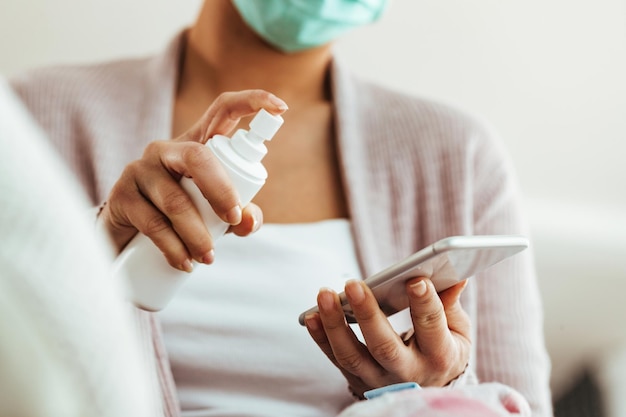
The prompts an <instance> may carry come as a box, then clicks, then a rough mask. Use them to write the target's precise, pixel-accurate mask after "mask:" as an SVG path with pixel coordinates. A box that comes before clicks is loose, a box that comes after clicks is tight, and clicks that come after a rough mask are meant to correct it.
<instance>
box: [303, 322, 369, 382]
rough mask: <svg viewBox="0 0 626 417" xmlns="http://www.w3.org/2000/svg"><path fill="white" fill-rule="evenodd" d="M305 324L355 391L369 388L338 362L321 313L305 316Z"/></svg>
mask: <svg viewBox="0 0 626 417" xmlns="http://www.w3.org/2000/svg"><path fill="white" fill-rule="evenodd" d="M304 324H305V326H306V328H307V330H308V331H309V334H310V335H311V337H312V338H313V340H314V341H315V343H316V344H317V345H318V346H319V348H320V349H321V350H322V352H323V353H324V354H325V355H326V357H328V359H329V360H330V361H331V362H332V363H333V364H334V365H335V366H336V367H337V368H338V369H339V370H340V371H341V373H342V374H343V375H344V377H345V378H346V380H347V381H348V383H349V384H350V386H351V387H352V389H353V390H354V392H355V393H357V394H362V393H363V391H365V390H367V388H366V386H365V385H364V384H363V382H362V381H361V379H360V378H358V377H357V376H355V375H352V374H350V373H349V372H347V371H346V370H345V369H343V368H342V367H341V365H339V363H338V362H337V359H336V358H335V354H334V353H333V349H332V346H331V345H330V342H329V340H328V337H326V332H325V331H324V327H323V324H322V319H321V318H320V315H319V313H313V314H309V315H307V316H306V317H305V318H304Z"/></svg>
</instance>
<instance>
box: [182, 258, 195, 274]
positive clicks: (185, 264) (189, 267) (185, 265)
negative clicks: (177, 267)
mask: <svg viewBox="0 0 626 417" xmlns="http://www.w3.org/2000/svg"><path fill="white" fill-rule="evenodd" d="M181 269H182V270H183V271H185V272H191V271H193V264H192V263H191V261H190V260H189V259H185V261H184V262H183V264H182V265H181Z"/></svg>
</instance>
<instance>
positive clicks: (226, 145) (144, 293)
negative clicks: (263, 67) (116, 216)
mask: <svg viewBox="0 0 626 417" xmlns="http://www.w3.org/2000/svg"><path fill="white" fill-rule="evenodd" d="M282 124H283V118H282V117H280V116H274V115H272V114H270V113H268V112H267V111H266V110H264V109H261V110H260V111H259V112H258V113H257V114H256V116H255V117H254V119H252V121H251V122H250V129H249V130H245V129H239V130H237V131H236V132H235V134H234V135H233V137H232V139H231V138H228V137H226V136H223V135H215V136H213V137H212V138H211V139H209V140H208V141H207V143H206V146H207V147H208V148H209V149H210V150H211V151H212V152H213V153H214V154H215V156H217V158H218V160H219V161H220V162H221V163H222V165H223V166H224V168H225V169H226V171H227V172H228V175H229V177H230V179H231V181H232V184H233V186H234V187H235V188H236V189H237V191H238V193H239V197H240V201H241V204H242V206H245V205H247V204H248V203H249V202H250V201H251V200H252V198H253V197H254V196H255V195H256V193H257V192H259V190H260V189H261V187H262V186H263V184H265V180H266V178H267V171H266V169H265V167H264V166H263V165H262V164H261V159H263V157H264V156H265V154H266V153H267V148H266V147H265V145H264V143H263V142H264V141H266V140H271V139H272V137H273V136H274V134H276V132H277V131H278V129H279V128H280V126H281V125H282ZM181 186H182V187H183V188H184V189H185V191H186V192H187V193H188V194H189V196H190V197H191V199H192V201H193V203H194V204H195V205H196V207H197V208H198V211H199V212H200V215H201V216H202V219H203V220H204V222H205V224H206V226H207V229H208V230H209V233H211V236H212V238H213V242H215V241H216V240H217V239H218V238H219V237H220V236H222V235H223V234H224V233H226V230H227V229H228V227H229V225H228V223H225V222H224V221H222V220H221V219H220V218H219V217H218V216H217V215H216V214H215V212H214V211H213V209H212V208H211V206H210V204H209V203H208V201H207V200H206V199H205V198H204V196H203V195H202V193H201V192H200V190H199V189H198V187H196V185H195V184H194V182H193V180H191V179H189V178H182V179H181ZM195 264H196V263H195V261H194V266H195ZM113 272H114V274H115V275H116V276H120V275H123V276H120V278H121V279H124V277H125V279H128V281H129V283H130V286H129V290H130V297H131V300H132V301H133V303H134V304H135V305H136V306H137V307H139V308H142V309H144V310H148V311H159V310H161V309H163V308H164V307H165V306H166V305H167V303H168V302H169V301H170V300H171V298H172V296H173V295H174V293H175V292H176V290H177V289H178V288H179V286H180V285H181V284H182V283H183V281H184V280H185V278H186V277H187V276H188V275H189V274H188V273H187V272H184V271H180V270H178V269H176V268H174V267H172V266H170V264H168V263H167V260H166V259H165V257H164V256H163V254H162V253H161V251H160V250H159V249H158V248H157V246H156V245H155V244H154V243H152V241H151V240H150V239H149V238H148V237H147V236H145V235H143V234H141V233H139V234H137V236H135V237H134V238H133V239H132V240H131V241H130V242H129V243H128V245H127V246H126V247H125V248H124V250H123V251H122V253H121V254H120V255H119V256H118V258H117V259H116V261H115V265H114V267H113Z"/></svg>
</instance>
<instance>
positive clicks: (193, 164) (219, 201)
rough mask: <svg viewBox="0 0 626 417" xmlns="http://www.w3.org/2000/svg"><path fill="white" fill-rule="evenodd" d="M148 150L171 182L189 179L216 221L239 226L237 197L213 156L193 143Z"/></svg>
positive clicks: (159, 144) (164, 144) (162, 144)
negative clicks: (156, 158) (158, 160)
mask: <svg viewBox="0 0 626 417" xmlns="http://www.w3.org/2000/svg"><path fill="white" fill-rule="evenodd" d="M148 146H149V147H152V148H154V149H148V148H147V150H146V152H154V153H156V154H157V155H158V156H159V158H160V161H161V163H162V165H163V166H164V167H165V168H166V169H167V170H168V171H169V172H170V173H173V174H176V175H174V179H176V176H180V175H182V176H184V177H186V178H191V180H192V181H193V182H194V184H195V185H196V187H197V188H198V189H199V190H200V192H201V193H202V195H203V196H204V198H205V199H206V200H207V201H208V203H209V204H210V205H211V208H212V209H213V211H214V212H215V213H216V214H217V215H218V217H219V218H220V219H222V220H223V221H225V222H226V223H228V224H231V225H236V224H239V222H241V206H240V201H239V194H238V193H237V190H236V189H235V188H234V187H233V185H232V181H231V180H230V178H229V176H228V174H227V172H226V170H225V169H224V167H223V166H222V164H221V162H219V160H218V159H217V157H216V156H215V155H214V154H213V152H211V151H210V150H209V149H207V148H206V147H205V146H203V145H201V144H198V143H193V142H181V143H173V142H171V141H157V142H153V143H152V144H150V145H148ZM190 192H193V190H190ZM176 196H178V195H176ZM188 201H191V200H188ZM186 202H187V200H185V201H182V203H186ZM166 214H167V213H166ZM168 217H169V215H168Z"/></svg>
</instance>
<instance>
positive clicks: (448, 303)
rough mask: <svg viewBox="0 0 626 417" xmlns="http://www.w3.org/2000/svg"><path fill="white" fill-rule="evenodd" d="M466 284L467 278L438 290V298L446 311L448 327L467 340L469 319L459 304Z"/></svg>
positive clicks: (468, 336) (469, 325)
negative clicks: (440, 290) (443, 289)
mask: <svg viewBox="0 0 626 417" xmlns="http://www.w3.org/2000/svg"><path fill="white" fill-rule="evenodd" d="M466 286H467V280H463V281H461V282H459V283H458V284H456V285H454V286H452V287H450V288H448V289H447V290H445V291H442V292H440V293H439V298H440V299H441V303H442V304H443V308H444V311H445V312H446V319H447V321H448V328H449V329H450V330H451V331H452V332H455V333H458V334H459V335H461V336H463V337H465V338H466V339H467V340H468V341H469V338H470V331H471V320H470V318H469V316H468V315H467V313H466V312H465V310H463V307H462V306H461V294H462V293H463V290H464V289H465V287H466Z"/></svg>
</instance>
